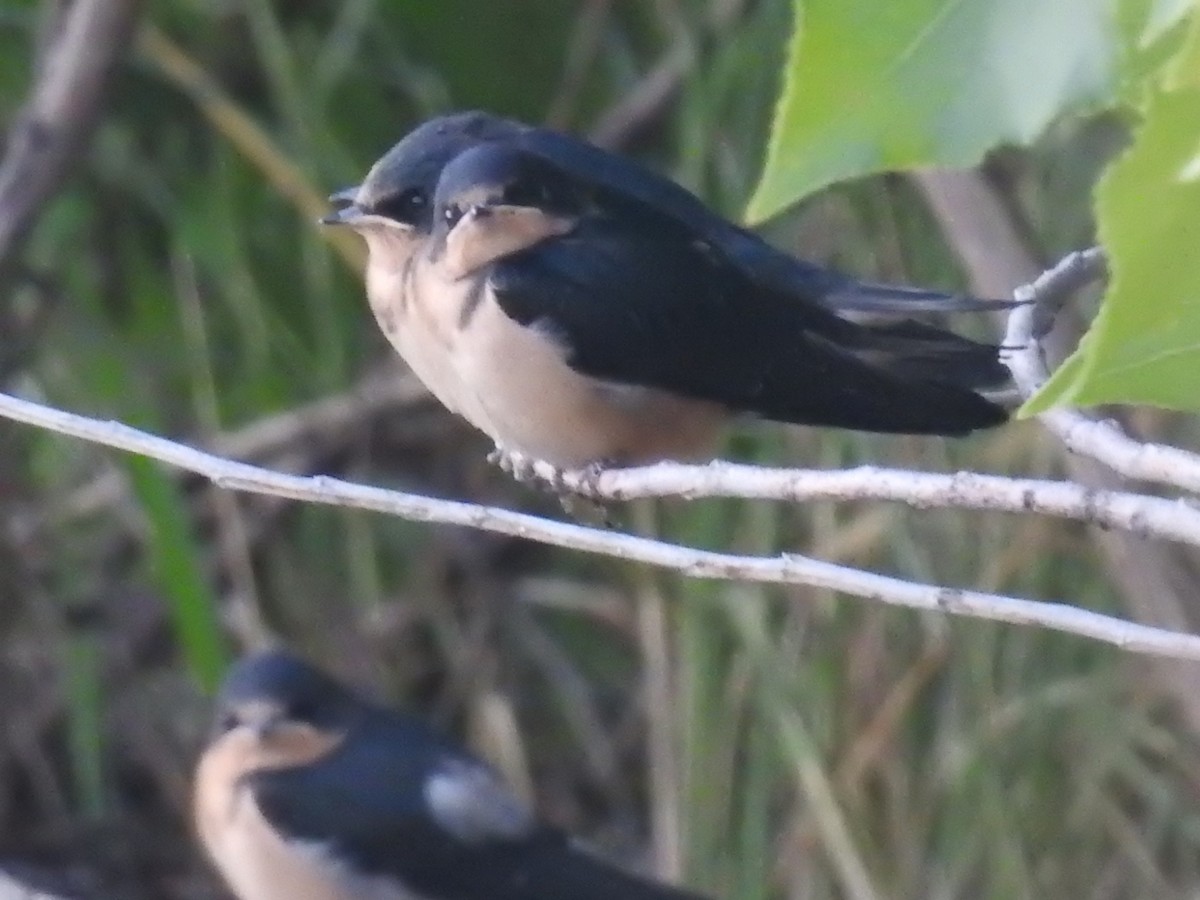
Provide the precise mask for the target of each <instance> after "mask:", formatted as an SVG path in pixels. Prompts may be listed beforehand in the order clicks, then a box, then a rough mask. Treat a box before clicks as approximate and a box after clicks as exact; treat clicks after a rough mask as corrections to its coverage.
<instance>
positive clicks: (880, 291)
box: [823, 279, 1025, 314]
mask: <svg viewBox="0 0 1200 900" xmlns="http://www.w3.org/2000/svg"><path fill="white" fill-rule="evenodd" d="M823 302H824V304H825V305H826V306H828V307H830V308H831V309H838V310H843V311H846V312H874V313H899V314H910V313H916V312H930V313H937V312H1004V311H1006V310H1010V309H1012V308H1014V307H1016V306H1021V305H1022V304H1023V303H1024V302H1025V301H1021V300H993V299H986V298H982V297H971V296H968V295H966V294H946V293H943V292H941V291H930V290H925V289H924V288H914V287H902V286H900V285H890V284H870V283H868V282H859V281H853V280H850V279H847V280H846V281H845V283H843V284H842V285H840V286H836V287H833V288H832V289H831V290H829V291H828V292H827V293H826V294H825V296H824V298H823Z"/></svg>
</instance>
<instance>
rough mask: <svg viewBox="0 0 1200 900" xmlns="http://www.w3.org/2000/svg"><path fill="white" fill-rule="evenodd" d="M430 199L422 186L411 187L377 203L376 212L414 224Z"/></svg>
mask: <svg viewBox="0 0 1200 900" xmlns="http://www.w3.org/2000/svg"><path fill="white" fill-rule="evenodd" d="M428 203H429V200H428V198H426V196H425V194H424V192H422V191H421V189H420V188H415V187H414V188H409V189H408V190H406V191H402V192H401V193H399V194H394V195H392V196H391V197H385V198H383V199H382V200H380V201H379V202H378V203H376V204H375V210H374V211H375V212H376V213H378V214H379V215H381V216H387V217H388V218H389V219H395V220H396V221H398V222H407V223H410V224H413V223H415V222H416V221H417V219H418V218H419V217H420V215H421V213H422V212H424V210H425V207H426V206H427V205H428Z"/></svg>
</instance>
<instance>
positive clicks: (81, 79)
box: [0, 0, 140, 271]
mask: <svg viewBox="0 0 1200 900" xmlns="http://www.w3.org/2000/svg"><path fill="white" fill-rule="evenodd" d="M139 5H140V4H139V3H138V2H137V0H75V3H74V4H72V6H71V8H70V9H69V10H68V11H67V12H66V14H65V15H64V17H63V21H62V23H61V25H60V27H59V31H58V33H57V35H56V36H55V37H54V38H53V39H52V41H51V44H50V46H49V47H48V48H47V51H46V53H45V55H44V63H43V65H42V67H41V70H40V71H39V73H38V78H37V81H36V82H35V84H34V86H33V89H32V90H31V91H30V94H29V100H28V102H27V103H26V105H25V107H24V108H23V109H22V110H21V112H20V113H19V114H18V116H17V117H16V121H15V124H14V125H13V128H12V131H11V133H10V134H9V135H8V152H7V154H6V155H5V157H4V162H3V163H2V164H0V271H3V270H4V269H6V267H7V266H8V264H9V263H10V262H11V261H12V259H13V256H14V255H15V253H16V250H17V247H18V246H19V244H20V242H21V240H22V238H24V236H25V235H26V234H27V233H28V231H29V229H30V227H31V226H32V225H33V222H34V219H35V218H36V216H37V213H38V210H40V209H41V207H42V205H43V204H44V203H45V202H46V201H47V200H48V199H49V198H50V197H51V196H52V195H53V194H54V193H55V191H57V190H58V188H59V187H60V186H61V184H62V182H63V180H64V178H65V177H66V175H67V173H68V171H69V170H70V168H71V166H72V165H73V164H74V162H75V160H76V158H77V157H78V155H79V153H80V150H81V149H82V147H83V145H84V143H85V142H86V140H87V138H88V136H89V135H90V134H91V131H92V127H93V125H95V123H96V119H97V116H98V114H99V111H100V105H101V101H102V100H103V97H104V93H105V91H106V90H107V88H108V82H109V76H110V74H111V72H112V69H113V66H114V64H115V63H116V61H117V60H118V59H119V58H120V57H121V54H122V53H123V51H124V49H125V46H126V44H127V43H128V41H129V35H130V33H131V31H132V28H133V22H134V18H135V16H136V14H137V9H138V6H139Z"/></svg>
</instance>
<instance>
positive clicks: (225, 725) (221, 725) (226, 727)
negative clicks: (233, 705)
mask: <svg viewBox="0 0 1200 900" xmlns="http://www.w3.org/2000/svg"><path fill="white" fill-rule="evenodd" d="M240 724H241V722H240V721H239V720H238V717H237V715H236V714H235V713H231V712H227V713H222V715H221V718H220V719H218V720H217V731H219V732H220V733H221V734H224V733H225V732H227V731H233V729H235V728H237V727H238V725H240Z"/></svg>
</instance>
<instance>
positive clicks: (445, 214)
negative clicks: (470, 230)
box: [442, 203, 463, 228]
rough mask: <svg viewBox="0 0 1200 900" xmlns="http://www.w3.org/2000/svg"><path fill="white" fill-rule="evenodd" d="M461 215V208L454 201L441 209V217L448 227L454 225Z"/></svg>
mask: <svg viewBox="0 0 1200 900" xmlns="http://www.w3.org/2000/svg"><path fill="white" fill-rule="evenodd" d="M462 217H463V208H462V207H461V206H459V205H457V204H455V203H451V204H448V205H447V206H446V207H445V209H443V210H442V218H443V219H444V220H445V222H446V225H447V226H449V227H450V228H453V227H454V226H455V225H457V224H458V220H459V219H461V218H462Z"/></svg>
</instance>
